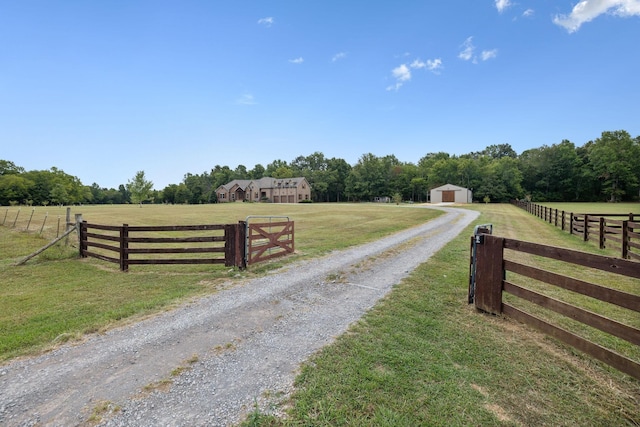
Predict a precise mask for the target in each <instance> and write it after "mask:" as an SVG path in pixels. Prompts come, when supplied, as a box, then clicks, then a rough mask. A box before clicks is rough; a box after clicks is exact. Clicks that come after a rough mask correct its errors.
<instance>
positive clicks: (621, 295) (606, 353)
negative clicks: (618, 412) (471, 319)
mask: <svg viewBox="0 0 640 427" xmlns="http://www.w3.org/2000/svg"><path fill="white" fill-rule="evenodd" d="M476 248H477V249H476V259H475V262H476V271H475V300H474V302H475V305H476V307H477V308H478V309H480V310H483V311H485V312H488V313H493V314H500V313H503V314H505V315H507V316H510V317H512V318H514V319H516V320H518V321H521V322H523V323H526V324H529V325H531V326H533V327H535V328H537V329H539V330H541V331H542V332H544V333H546V334H549V335H551V336H553V337H555V338H557V339H559V340H561V341H563V342H565V343H567V344H569V345H571V346H573V347H575V348H577V349H579V350H580V351H582V352H584V353H587V354H589V355H591V356H592V357H595V358H596V359H599V360H601V361H603V362H605V363H607V364H609V365H611V366H613V367H614V368H616V369H618V370H620V371H622V372H625V373H626V374H628V375H631V376H632V377H635V378H637V379H640V363H638V362H636V361H634V360H632V359H630V358H628V357H625V356H622V355H620V354H618V353H616V352H614V351H612V350H610V349H608V348H605V347H603V346H601V345H598V344H595V343H593V342H591V341H589V340H588V339H585V338H583V337H581V336H579V335H576V334H574V333H572V332H569V331H567V330H565V329H563V328H561V327H559V326H557V325H554V324H553V323H551V322H549V321H546V320H543V319H542V318H540V317H538V316H536V315H534V314H532V313H530V312H527V311H525V310H524V309H521V308H516V307H515V306H514V305H513V304H509V303H507V302H505V301H503V293H505V292H506V293H508V294H511V295H514V296H516V297H518V298H519V299H522V300H526V301H529V302H531V303H533V304H537V305H538V306H541V307H544V308H545V309H548V310H552V311H554V312H556V313H559V314H561V315H564V316H567V317H569V318H572V319H574V320H577V321H579V322H581V323H584V324H586V325H589V326H591V327H593V328H596V329H599V330H600V331H603V332H605V333H607V334H610V335H613V336H615V337H618V338H621V339H623V340H625V341H628V342H630V343H632V344H634V345H636V346H640V330H639V329H637V328H634V327H632V326H629V325H626V324H624V323H621V322H618V321H616V320H612V319H610V318H608V317H606V316H603V315H601V314H596V313H594V312H592V311H589V310H585V309H583V308H580V307H578V306H575V305H572V304H569V303H567V302H563V301H560V300H558V299H555V298H551V297H549V296H546V295H544V294H542V293H540V292H536V291H534V290H531V289H529V288H527V287H524V286H521V285H519V284H516V283H514V282H515V281H516V280H518V278H519V279H520V280H522V278H523V277H524V278H530V279H535V280H536V281H540V282H544V283H546V284H549V285H552V286H554V287H559V288H562V289H565V290H568V291H571V293H578V294H582V295H587V296H589V297H591V298H595V299H597V300H600V301H602V302H605V303H607V304H604V305H608V304H614V305H616V306H619V307H623V308H624V309H628V310H632V311H634V312H640V296H639V295H635V294H630V293H627V292H623V291H619V290H616V289H612V288H609V287H605V286H601V285H596V284H592V283H588V282H586V281H584V280H579V279H576V278H572V277H567V276H564V275H561V274H558V273H554V272H551V271H547V270H544V269H541V268H537V267H533V266H529V265H525V264H522V263H519V262H515V261H513V260H508V259H505V257H504V250H505V249H510V250H512V251H516V252H519V253H526V254H532V255H536V256H540V257H543V258H547V259H552V260H558V261H561V262H564V263H570V264H573V265H578V266H582V267H589V268H592V269H596V270H601V271H604V272H608V273H611V274H614V275H622V276H627V277H631V278H635V279H640V264H639V263H636V262H631V261H628V260H624V259H617V258H610V257H604V256H598V255H592V254H588V253H583V252H578V251H573V250H569V249H561V248H556V247H551V246H544V245H539V244H535V243H529V242H523V241H519V240H513V239H506V238H502V237H497V236H492V235H489V234H485V235H481V236H477V237H476ZM508 273H515V274H516V275H517V276H516V277H515V278H512V275H511V274H508ZM614 280H615V279H614ZM525 281H526V279H525ZM638 284H639V285H640V282H639V283H638ZM634 316H635V315H634Z"/></svg>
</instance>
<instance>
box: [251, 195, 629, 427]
mask: <svg viewBox="0 0 640 427" xmlns="http://www.w3.org/2000/svg"><path fill="white" fill-rule="evenodd" d="M494 209H500V212H501V214H502V216H501V217H500V218H494V217H492V215H491V213H492V210H494ZM508 209H509V208H508V207H505V206H503V207H501V208H498V207H492V208H491V209H489V211H490V213H489V214H486V213H485V214H483V215H482V216H481V217H480V219H479V220H478V221H477V223H478V224H479V223H483V222H491V221H494V222H496V223H501V222H505V223H506V222H509V221H511V220H513V218H512V219H511V220H508V219H506V217H507V216H509V215H508V214H510V211H509V210H508ZM481 210H482V209H481ZM516 217H517V214H516ZM534 227H535V226H534ZM472 230H473V227H472V226H471V227H469V228H468V229H467V230H466V231H465V232H463V233H462V234H461V235H460V236H459V237H458V238H456V239H455V240H454V241H453V242H452V243H450V244H449V245H447V246H446V247H445V248H444V249H442V250H441V251H440V252H438V253H437V254H436V255H435V256H434V257H432V258H431V259H430V260H429V261H428V262H427V263H425V264H423V265H422V266H420V267H419V268H418V269H417V270H416V271H415V272H414V273H413V274H412V275H411V276H410V278H408V279H407V280H405V281H404V282H403V283H402V284H400V285H398V286H397V287H396V288H395V289H394V291H393V292H392V293H391V294H390V295H389V296H388V297H386V298H385V299H384V300H383V301H381V302H380V303H379V304H378V305H376V307H375V308H374V309H372V310H371V311H370V312H369V313H367V314H366V315H365V316H364V317H363V319H362V320H361V321H359V322H358V323H357V324H355V325H353V327H352V328H350V330H349V332H348V333H346V334H344V335H342V336H341V337H339V338H338V339H337V341H336V342H335V343H334V344H333V345H331V346H328V347H326V348H324V349H323V350H322V351H320V352H319V353H318V354H316V355H315V356H314V357H313V358H312V359H311V360H310V361H309V362H308V363H306V364H305V365H304V367H303V369H302V372H301V374H300V376H299V377H298V379H297V381H296V392H295V393H294V396H293V397H292V399H291V400H290V402H287V404H288V405H289V406H290V409H289V411H288V412H287V415H286V416H285V417H283V418H276V417H273V416H267V415H261V414H260V413H259V412H258V411H256V412H254V413H253V414H251V416H250V418H249V419H248V421H247V422H246V423H245V425H273V426H302V425H314V426H321V425H326V426H334V425H349V426H352V425H356V426H357V425H361V426H366V425H394V426H395V425H401V426H402V425H406V426H415V425H443V426H444V425H447V426H449V425H567V426H568V425H634V423H635V424H637V423H640V409H639V408H640V406H639V403H640V384H639V383H638V382H637V381H636V380H633V379H631V378H629V377H627V376H625V375H623V374H621V373H619V372H616V371H614V370H612V369H610V368H607V367H604V366H603V365H602V364H600V363H597V362H594V361H592V360H591V359H590V358H588V357H587V356H584V355H582V354H580V353H579V352H577V351H575V350H572V349H570V348H568V347H565V346H563V345H561V344H559V343H558V342H556V341H555V340H553V339H551V338H546V337H544V336H542V335H541V334H539V333H537V332H535V331H533V330H532V329H530V328H528V327H525V326H523V325H521V324H519V323H517V322H515V321H512V320H509V319H505V318H502V317H500V316H490V315H486V314H481V313H478V312H477V311H476V310H475V309H474V308H473V307H472V306H469V305H467V304H466V293H467V279H468V255H469V253H468V248H469V236H470V234H471V232H472ZM538 231H539V232H540V230H538ZM496 232H497V230H496ZM496 234H497V233H496ZM539 237H543V236H539Z"/></svg>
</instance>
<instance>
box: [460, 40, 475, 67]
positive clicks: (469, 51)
mask: <svg viewBox="0 0 640 427" xmlns="http://www.w3.org/2000/svg"><path fill="white" fill-rule="evenodd" d="M460 47H461V48H462V51H460V53H459V54H458V58H460V59H462V60H463V61H469V60H470V59H472V58H473V51H474V50H475V48H476V47H475V46H474V45H473V36H472V37H468V38H467V39H466V40H465V41H464V43H462V45H461V46H460Z"/></svg>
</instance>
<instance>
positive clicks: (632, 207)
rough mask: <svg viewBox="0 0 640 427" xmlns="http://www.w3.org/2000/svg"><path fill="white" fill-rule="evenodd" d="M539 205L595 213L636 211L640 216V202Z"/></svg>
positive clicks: (549, 203) (548, 203) (544, 203)
mask: <svg viewBox="0 0 640 427" xmlns="http://www.w3.org/2000/svg"><path fill="white" fill-rule="evenodd" d="M538 204H539V205H543V206H548V207H550V208H552V209H558V210H560V211H565V212H573V213H586V214H590V213H595V214H607V213H609V214H629V213H634V214H638V215H639V216H640V203H555V202H543V203H538Z"/></svg>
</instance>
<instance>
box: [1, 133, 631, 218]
mask: <svg viewBox="0 0 640 427" xmlns="http://www.w3.org/2000/svg"><path fill="white" fill-rule="evenodd" d="M263 176H270V177H274V178H288V177H294V176H304V177H305V178H307V180H308V181H309V183H310V184H311V186H312V199H313V200H314V201H317V202H341V201H371V200H373V199H374V198H376V197H382V196H389V197H394V198H396V199H397V198H399V197H402V200H405V201H414V202H424V201H426V200H427V195H428V192H429V189H431V188H434V187H437V186H440V185H442V184H455V185H459V186H462V187H466V188H470V189H472V190H473V197H474V200H477V201H492V202H507V201H509V200H512V199H528V200H531V201H535V202H544V201H563V202H573V201H589V202H591V201H637V200H640V136H639V137H635V138H632V137H631V136H630V135H629V133H628V132H626V131H624V130H620V131H607V132H603V133H602V135H601V136H600V137H599V138H597V139H595V140H593V141H589V142H587V143H586V144H584V145H583V146H580V147H576V146H575V144H574V143H573V142H571V141H567V140H564V141H562V142H560V143H559V144H553V145H551V146H548V145H543V146H541V147H540V148H534V149H531V150H526V151H524V152H523V153H522V154H520V155H518V154H517V153H516V152H515V151H514V150H513V149H512V147H511V145H509V144H498V145H490V146H489V147H487V148H485V149H484V150H482V151H477V152H472V153H469V154H464V155H461V156H455V155H449V154H447V153H444V152H439V153H429V154H426V155H425V156H424V157H422V158H421V159H420V160H419V161H418V162H417V163H411V162H401V161H399V160H398V159H397V158H396V157H395V156H394V155H387V156H384V157H378V156H375V155H373V154H371V153H368V154H364V155H362V156H361V157H360V159H359V160H358V162H357V163H356V164H355V165H350V164H348V163H347V162H346V161H345V160H344V159H340V158H335V157H334V158H326V157H325V156H324V154H322V153H321V152H315V153H313V154H310V155H308V156H298V157H296V158H295V159H293V160H292V161H290V162H287V161H284V160H275V161H273V162H271V163H269V164H268V165H267V166H266V167H264V166H262V165H260V164H258V165H256V166H255V167H254V168H253V169H251V170H247V168H246V167H245V166H243V165H239V166H238V167H236V168H235V169H231V168H229V167H228V166H220V165H216V166H215V167H214V168H212V169H211V170H210V171H208V172H203V173H201V174H191V173H187V174H186V175H185V176H184V179H183V180H182V182H180V183H178V184H170V185H168V186H166V187H165V188H164V189H162V190H158V189H151V190H150V191H148V193H144V194H145V197H144V200H139V199H140V197H139V195H140V193H139V192H138V193H137V194H136V193H135V190H136V189H139V188H140V186H143V187H144V185H143V184H145V182H144V172H142V171H141V172H139V173H138V174H137V175H136V177H134V178H133V179H131V180H129V181H128V182H127V184H122V185H120V186H119V187H118V189H114V188H110V189H108V188H102V187H100V186H99V185H98V184H97V183H93V184H92V185H90V186H87V185H83V183H82V182H80V180H79V179H78V178H76V177H74V176H71V175H68V174H66V173H64V172H63V171H62V170H59V169H57V168H55V167H52V168H51V169H50V170H44V171H25V170H24V168H22V167H20V166H16V165H15V164H14V163H13V162H11V161H8V160H0V205H5V206H6V205H15V204H23V205H24V204H26V205H47V204H63V205H67V204H81V203H93V204H120V203H131V202H132V201H133V202H134V203H137V202H139V201H145V202H151V203H191V204H200V203H215V202H216V201H217V200H216V193H215V190H216V188H218V187H219V186H220V185H222V184H226V183H227V182H229V181H232V180H234V179H258V178H262V177H263ZM141 180H143V182H140V181H141ZM146 184H149V185H148V187H151V186H152V183H151V182H146ZM132 190H134V194H133V195H134V197H133V199H135V200H132ZM136 196H138V197H136Z"/></svg>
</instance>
